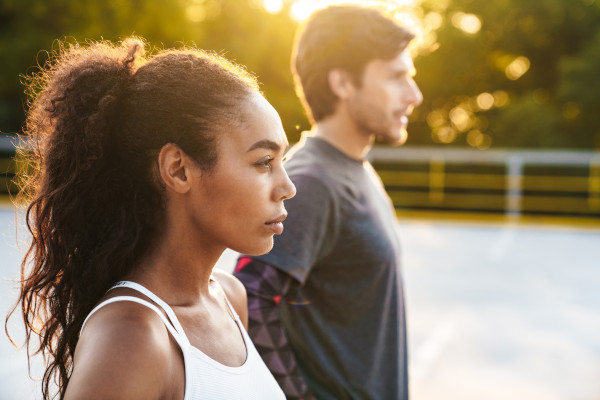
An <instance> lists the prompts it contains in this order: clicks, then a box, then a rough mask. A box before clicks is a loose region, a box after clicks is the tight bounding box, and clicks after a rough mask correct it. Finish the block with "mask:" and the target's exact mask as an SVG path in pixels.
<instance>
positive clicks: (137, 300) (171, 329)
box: [79, 296, 185, 351]
mask: <svg viewBox="0 0 600 400" xmlns="http://www.w3.org/2000/svg"><path fill="white" fill-rule="evenodd" d="M119 301H131V302H134V303H138V304H141V305H143V306H145V307H148V308H150V309H151V310H152V311H154V312H155V313H156V314H157V315H158V316H159V317H160V319H162V321H163V323H164V324H165V326H166V327H167V330H168V331H169V333H170V334H171V335H172V336H173V337H174V338H175V340H176V341H177V343H178V344H179V346H180V347H181V349H182V351H183V350H184V345H185V341H184V339H183V338H182V337H181V335H180V334H179V332H177V331H176V330H175V327H174V326H173V325H172V324H171V322H170V321H169V320H168V319H167V317H165V315H164V314H163V313H162V312H161V311H160V310H159V308H158V307H156V306H155V305H154V304H152V303H150V302H149V301H146V300H144V299H140V298H139V297H134V296H117V297H113V298H110V299H108V300H105V301H103V302H102V303H100V304H98V305H97V306H96V307H94V309H93V310H92V311H91V312H90V313H89V314H88V316H87V317H86V318H85V320H84V321H83V324H82V325H81V329H80V331H79V336H81V333H82V332H83V328H84V327H85V324H86V322H87V321H88V319H90V317H91V316H92V315H93V314H94V313H95V312H96V311H98V310H99V309H101V308H102V307H104V306H106V305H108V304H111V303H116V302H119Z"/></svg>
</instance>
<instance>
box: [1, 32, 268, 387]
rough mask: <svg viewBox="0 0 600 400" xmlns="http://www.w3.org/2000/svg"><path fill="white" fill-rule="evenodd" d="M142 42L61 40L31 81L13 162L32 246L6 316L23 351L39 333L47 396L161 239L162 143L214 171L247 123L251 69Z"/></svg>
mask: <svg viewBox="0 0 600 400" xmlns="http://www.w3.org/2000/svg"><path fill="white" fill-rule="evenodd" d="M145 47H146V45H145V44H144V42H143V41H142V40H140V39H138V38H128V39H125V40H124V41H122V42H120V43H119V44H111V43H109V42H89V43H86V44H81V45H80V44H77V43H71V44H67V43H61V45H60V46H59V50H58V51H57V52H56V53H55V54H54V56H53V57H52V59H51V61H50V62H49V63H48V64H47V66H45V67H42V68H41V69H40V71H38V72H37V73H35V74H34V75H30V76H29V77H26V80H25V83H26V86H27V88H28V94H29V96H30V99H31V100H30V103H29V110H28V113H27V120H26V123H25V127H24V130H23V135H21V138H22V139H23V140H22V142H23V143H26V146H24V147H23V149H22V150H20V151H19V153H18V158H19V159H20V160H21V162H25V163H27V165H28V168H27V169H26V170H28V171H29V173H28V174H26V173H25V172H22V173H21V175H20V180H21V191H20V193H19V198H21V199H23V198H24V199H25V200H26V201H27V202H28V203H29V205H28V208H27V213H26V223H27V227H28V229H29V231H30V232H31V245H30V247H29V249H28V251H27V253H26V254H25V257H24V259H23V262H22V265H21V282H20V283H21V292H20V297H19V300H18V302H17V304H16V305H15V307H14V308H13V310H12V311H11V312H10V313H9V315H8V316H7V322H8V319H9V318H10V316H11V315H12V314H13V312H14V311H15V309H16V308H17V307H19V306H20V308H21V312H22V315H23V318H24V322H25V330H26V341H27V349H28V350H27V351H28V356H29V355H31V353H32V351H31V349H30V347H31V346H30V345H31V343H30V342H31V341H32V339H33V337H35V336H38V337H39V346H36V347H37V348H36V350H35V353H39V352H41V353H42V354H43V355H44V357H45V359H46V370H45V373H44V377H43V382H42V393H43V396H44V399H49V398H54V397H55V396H56V394H58V396H59V397H60V398H63V397H64V393H65V390H66V387H67V384H68V381H69V377H70V374H71V370H72V363H73V354H74V352H75V346H76V345H77V341H78V339H79V331H80V329H81V326H82V323H83V321H84V319H85V318H86V316H87V314H88V313H89V312H90V311H91V310H92V308H93V307H94V305H95V304H96V303H97V302H98V301H99V299H100V298H101V297H102V296H103V295H104V294H105V292H106V291H107V290H108V289H109V288H110V287H111V286H112V285H113V284H114V283H115V282H117V281H119V280H120V279H121V278H122V277H123V276H124V275H125V274H127V273H128V272H129V271H131V269H132V268H134V267H136V265H137V264H136V263H138V262H139V260H140V258H141V257H142V256H143V255H144V254H145V253H146V252H147V251H148V249H149V247H150V246H152V244H153V242H154V241H156V240H157V239H158V237H159V234H160V231H161V227H162V226H163V218H164V201H165V198H164V188H163V186H162V184H161V182H160V178H159V177H158V176H159V175H158V174H157V173H156V163H157V155H158V152H159V151H160V149H161V148H162V146H164V145H165V144H167V143H174V144H176V145H177V146H179V147H180V148H181V149H182V150H183V151H184V152H185V153H186V154H188V155H190V156H191V157H192V158H193V159H194V160H195V162H196V163H197V164H198V165H199V166H200V167H201V168H203V169H204V170H210V169H211V168H212V167H213V166H214V165H215V163H216V161H217V143H218V137H219V134H221V133H223V132H225V130H226V128H227V126H231V125H235V126H239V125H240V124H242V121H241V120H240V109H241V104H242V103H243V101H245V100H246V99H247V98H248V97H249V96H250V95H251V94H252V93H255V92H258V86H257V83H256V80H255V79H254V77H253V76H251V75H250V74H248V73H247V72H246V71H245V70H244V69H243V68H241V67H239V66H237V65H235V64H233V63H231V62H229V61H227V60H225V59H224V58H222V57H220V56H217V55H214V54H209V53H206V52H203V51H201V50H197V49H182V50H163V51H160V52H157V53H156V54H154V55H152V56H146V55H145ZM53 381H54V382H55V383H56V384H57V385H58V393H54V394H53V393H51V392H52V391H53V390H52V388H51V384H52V382H53Z"/></svg>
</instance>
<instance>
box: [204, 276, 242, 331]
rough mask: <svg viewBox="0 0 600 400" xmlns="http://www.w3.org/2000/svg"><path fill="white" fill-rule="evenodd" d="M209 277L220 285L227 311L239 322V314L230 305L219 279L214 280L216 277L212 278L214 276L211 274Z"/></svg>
mask: <svg viewBox="0 0 600 400" xmlns="http://www.w3.org/2000/svg"><path fill="white" fill-rule="evenodd" d="M210 279H211V280H213V281H215V282H217V284H218V285H219V286H221V290H223V297H225V302H226V303H227V307H228V308H229V311H230V312H231V315H233V319H234V320H235V321H236V322H239V323H241V322H242V321H241V320H240V316H239V315H238V313H237V312H236V311H235V308H233V306H232V305H231V303H230V302H229V299H228V298H227V293H225V289H223V286H222V285H221V284H220V283H219V281H218V280H216V279H215V278H214V276H213V275H211V276H210Z"/></svg>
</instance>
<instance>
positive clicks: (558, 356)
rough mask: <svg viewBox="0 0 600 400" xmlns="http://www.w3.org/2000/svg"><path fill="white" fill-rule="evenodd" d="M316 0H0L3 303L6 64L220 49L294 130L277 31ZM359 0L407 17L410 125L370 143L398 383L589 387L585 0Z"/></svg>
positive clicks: (595, 305)
mask: <svg viewBox="0 0 600 400" xmlns="http://www.w3.org/2000/svg"><path fill="white" fill-rule="evenodd" d="M330 3H334V1H318V0H163V1H156V0H104V1H85V0H0V54H1V55H2V62H1V63H0V203H1V204H2V206H1V207H0V224H1V225H0V274H1V275H0V278H2V279H3V280H2V286H1V289H2V292H0V293H1V294H0V312H1V314H2V315H3V314H4V313H5V311H6V310H8V308H9V306H10V304H11V302H13V301H14V299H15V298H16V292H15V291H14V290H11V289H10V288H11V287H12V286H14V284H11V283H10V279H15V278H17V277H18V274H19V259H20V257H21V255H22V250H23V249H20V250H19V249H17V247H16V244H15V243H16V240H15V239H16V235H18V236H19V237H20V239H22V240H24V241H26V240H27V234H26V231H25V229H24V227H23V225H22V221H21V222H18V221H16V222H15V218H14V215H15V213H14V211H15V210H14V208H13V207H12V206H11V202H10V195H9V193H13V194H14V193H16V186H15V185H14V183H13V182H12V179H13V177H14V171H15V165H14V162H13V159H12V157H13V155H14V135H15V134H16V133H17V132H19V130H20V128H21V126H22V124H23V120H24V110H25V109H26V97H25V94H24V91H23V86H22V84H21V81H22V80H23V79H24V78H23V77H24V75H30V74H32V73H35V71H36V66H37V65H44V63H45V62H46V61H47V60H48V58H49V53H50V52H51V51H52V50H55V49H57V48H58V42H57V39H61V40H66V41H68V42H73V41H85V40H87V39H95V40H98V39H107V40H119V39H122V38H124V37H127V36H130V35H139V36H142V37H144V38H145V39H146V40H147V41H148V43H149V44H150V45H151V46H153V47H157V48H163V47H173V46H181V45H196V46H198V47H200V48H203V49H207V50H212V51H215V52H217V53H220V54H222V55H224V56H225V57H227V58H229V59H232V60H235V61H236V62H238V63H241V64H243V65H245V66H246V67H247V68H248V70H250V71H252V72H253V73H255V74H256V75H257V77H258V79H259V81H260V82H261V84H262V86H261V88H262V90H263V92H264V94H265V96H266V97H267V99H268V100H269V101H270V102H271V103H272V104H273V105H274V106H275V108H276V109H277V110H278V111H279V114H280V115H281V118H282V121H283V125H284V128H285V130H286V133H287V135H288V139H289V140H290V142H295V141H297V140H298V138H299V137H300V133H301V132H302V131H304V130H308V129H309V128H310V126H309V123H308V120H307V118H306V116H305V114H304V112H303V110H302V107H301V105H300V102H299V101H298V99H297V97H296V96H295V94H294V88H293V82H292V77H291V74H290V72H289V59H290V51H291V47H292V42H293V37H294V32H295V30H296V27H297V25H298V24H299V23H300V22H301V21H302V20H303V19H305V18H306V17H307V16H308V15H309V14H310V13H311V12H312V11H313V10H314V9H316V8H319V7H322V6H324V5H326V4H330ZM355 3H357V2H356V1H355ZM360 3H366V4H378V5H380V6H382V7H383V8H385V9H386V10H387V12H388V13H390V14H391V15H394V16H395V17H396V18H398V19H400V20H402V22H403V23H406V24H409V25H410V26H411V27H412V29H413V30H414V31H415V32H416V33H417V40H416V43H415V45H414V47H413V51H414V53H415V57H416V58H415V65H416V68H417V76H416V81H417V83H418V84H419V86H420V87H421V90H422V92H423V95H424V101H423V104H422V105H421V106H420V107H418V108H417V109H416V110H415V112H414V113H413V115H412V117H411V123H410V126H409V139H408V142H407V144H406V145H405V146H403V147H402V148H388V147H383V146H376V147H375V148H374V149H373V151H372V152H371V153H370V154H369V158H370V159H371V161H372V162H373V164H374V166H375V167H376V169H377V170H378V172H379V173H380V175H381V177H382V179H383V181H384V184H385V186H386V189H387V190H388V193H389V194H390V197H391V198H392V200H393V202H394V205H395V207H396V210H397V214H398V218H399V219H398V232H399V235H400V239H401V241H402V243H403V245H404V248H405V254H404V257H405V259H404V267H403V268H404V270H405V271H404V273H405V284H406V291H407V307H408V318H409V340H410V349H411V356H410V368H411V392H412V396H413V397H412V398H413V400H431V399H439V398H444V399H482V398H484V399H504V398H515V399H600V335H599V334H598V333H599V332H600V290H599V288H600V262H599V261H598V253H599V252H600V79H599V78H598V73H600V0H536V1H531V2H524V1H520V0H490V1H475V0H396V1H391V0H390V1H384V2H381V1H378V2H374V1H363V2H360ZM17 227H18V229H17ZM16 232H18V233H16ZM234 258H235V255H233V254H226V255H225V256H224V258H223V260H222V262H221V263H220V265H219V267H221V268H224V269H229V270H230V269H231V268H232V267H233V265H232V263H233V260H234ZM11 326H12V329H14V331H15V332H16V336H17V338H19V329H20V328H19V325H18V318H15V319H14V320H13V324H12V325H11ZM0 356H1V357H0V359H1V360H2V361H1V362H0V399H21V398H22V399H26V398H36V397H35V395H34V394H33V393H35V394H36V395H37V394H38V392H39V390H38V389H37V386H36V384H35V383H33V384H32V383H31V382H29V380H28V378H27V364H26V358H25V356H24V353H23V352H22V351H21V352H17V351H16V350H15V349H13V348H12V347H11V345H10V343H9V342H8V340H7V339H6V337H4V336H3V337H2V338H1V340H0ZM34 367H35V363H34ZM32 385H33V386H32Z"/></svg>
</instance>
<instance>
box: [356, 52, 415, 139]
mask: <svg viewBox="0 0 600 400" xmlns="http://www.w3.org/2000/svg"><path fill="white" fill-rule="evenodd" d="M414 75H415V67H414V65H413V61H412V58H411V56H410V53H409V52H408V51H407V50H405V51H403V52H401V53H400V54H398V56H397V57H396V58H394V59H392V60H387V61H386V60H372V61H370V62H369V63H368V64H367V65H366V67H365V70H364V73H363V77H362V86H361V87H360V88H356V90H354V91H353V94H352V96H350V97H349V99H348V107H349V111H350V116H351V118H352V119H353V120H354V123H355V124H356V125H357V126H358V128H359V129H360V130H361V131H363V132H364V133H365V134H368V135H375V137H376V138H377V139H378V140H380V141H382V142H384V143H387V144H391V145H395V146H399V145H402V144H404V142H406V138H407V134H406V126H407V124H408V116H409V115H410V114H411V113H412V110H413V108H414V107H415V106H418V105H419V104H421V102H422V101H423V95H422V94H421V91H420V90H419V87H418V86H417V84H416V82H415V81H414V79H413V77H414Z"/></svg>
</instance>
